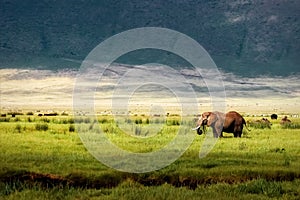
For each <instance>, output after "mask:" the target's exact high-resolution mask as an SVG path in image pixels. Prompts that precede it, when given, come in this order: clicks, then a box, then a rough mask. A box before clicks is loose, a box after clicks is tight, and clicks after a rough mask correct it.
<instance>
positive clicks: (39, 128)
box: [35, 123, 48, 131]
mask: <svg viewBox="0 0 300 200" xmlns="http://www.w3.org/2000/svg"><path fill="white" fill-rule="evenodd" d="M35 130H37V131H47V130H48V124H46V123H44V124H36V125H35Z"/></svg>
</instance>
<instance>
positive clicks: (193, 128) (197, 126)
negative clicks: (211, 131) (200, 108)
mask: <svg viewBox="0 0 300 200" xmlns="http://www.w3.org/2000/svg"><path fill="white" fill-rule="evenodd" d="M198 128H200V126H197V127H196V128H192V130H193V131H194V130H197V129H198Z"/></svg>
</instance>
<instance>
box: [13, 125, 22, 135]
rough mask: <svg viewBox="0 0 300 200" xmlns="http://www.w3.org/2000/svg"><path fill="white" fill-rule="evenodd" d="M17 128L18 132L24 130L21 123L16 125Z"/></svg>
mask: <svg viewBox="0 0 300 200" xmlns="http://www.w3.org/2000/svg"><path fill="white" fill-rule="evenodd" d="M15 130H16V131H17V132H18V133H21V130H22V127H21V125H20V124H17V125H16V127H15Z"/></svg>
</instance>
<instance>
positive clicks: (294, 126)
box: [281, 123, 300, 129]
mask: <svg viewBox="0 0 300 200" xmlns="http://www.w3.org/2000/svg"><path fill="white" fill-rule="evenodd" d="M281 127H282V128H283V129H300V124H294V123H285V124H282V125H281Z"/></svg>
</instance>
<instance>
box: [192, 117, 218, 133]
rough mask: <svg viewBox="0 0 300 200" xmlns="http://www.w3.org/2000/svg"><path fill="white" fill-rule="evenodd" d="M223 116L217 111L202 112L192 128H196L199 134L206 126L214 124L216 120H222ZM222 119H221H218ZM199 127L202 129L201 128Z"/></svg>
mask: <svg viewBox="0 0 300 200" xmlns="http://www.w3.org/2000/svg"><path fill="white" fill-rule="evenodd" d="M223 118H224V117H223V116H221V113H219V112H204V113H202V115H201V116H200V117H199V119H198V121H197V127H196V128H194V130H197V134H198V135H201V134H202V132H203V131H205V130H206V128H205V127H206V126H208V127H209V126H214V125H215V123H216V122H217V121H219V122H223ZM220 119H222V120H220ZM201 127H202V129H203V131H202V130H201Z"/></svg>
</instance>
